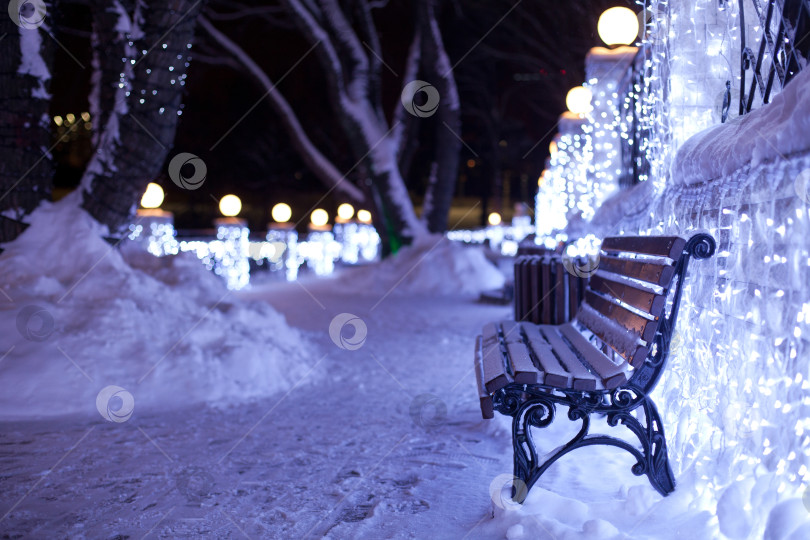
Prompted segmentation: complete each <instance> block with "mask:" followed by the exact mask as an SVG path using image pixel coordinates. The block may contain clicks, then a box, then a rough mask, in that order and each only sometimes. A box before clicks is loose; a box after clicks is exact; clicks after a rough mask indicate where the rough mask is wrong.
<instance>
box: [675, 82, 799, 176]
mask: <svg viewBox="0 0 810 540" xmlns="http://www.w3.org/2000/svg"><path fill="white" fill-rule="evenodd" d="M808 149H810V70H804V71H802V72H801V73H799V74H798V75H797V76H796V77H795V78H794V79H793V80H792V81H791V82H790V83H789V84H788V85H787V86H785V88H784V90H782V92H781V93H779V94H777V95H776V96H775V97H774V98H773V101H772V102H771V103H770V104H768V105H767V106H765V107H762V108H760V109H757V110H755V111H752V112H751V113H750V114H746V115H744V116H741V117H739V118H735V119H734V120H732V121H730V122H727V123H725V124H720V125H718V126H715V127H712V128H710V129H707V130H705V131H702V132H700V133H698V134H696V135H694V136H692V137H691V138H689V140H687V141H686V142H685V143H684V144H683V145H682V146H681V147H680V148H679V149H678V153H677V155H676V157H675V162H674V165H673V171H672V177H673V179H674V181H675V182H678V183H684V184H687V185H691V184H697V183H700V182H706V181H709V180H715V179H718V178H721V177H723V176H728V175H730V174H732V173H733V172H734V171H736V170H738V169H740V168H742V167H743V166H744V165H749V164H750V166H752V167H756V166H757V165H759V164H762V163H767V162H773V161H775V160H777V159H780V158H781V159H787V156H790V155H791V154H794V153H796V152H801V151H804V150H808Z"/></svg>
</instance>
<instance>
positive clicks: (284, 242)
mask: <svg viewBox="0 0 810 540" xmlns="http://www.w3.org/2000/svg"><path fill="white" fill-rule="evenodd" d="M270 215H271V216H272V218H273V221H272V222H270V223H269V224H268V225H267V236H266V238H267V241H268V242H271V243H272V244H273V245H274V246H276V252H274V259H275V261H274V262H272V261H271V264H273V266H271V268H272V269H273V270H277V269H278V268H277V267H278V266H282V267H283V268H284V277H285V279H286V280H287V281H295V279H296V278H297V277H298V267H299V266H301V261H300V260H299V259H298V232H297V231H296V230H295V226H294V225H293V224H292V223H290V219H291V218H292V208H290V205H288V204H286V203H278V204H276V205H275V206H273V208H272V210H270ZM282 246H283V248H282ZM280 249H283V252H282V253H281V257H278V253H277V252H278V250H280Z"/></svg>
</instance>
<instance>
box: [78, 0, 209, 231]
mask: <svg viewBox="0 0 810 540" xmlns="http://www.w3.org/2000/svg"><path fill="white" fill-rule="evenodd" d="M200 7H201V3H199V2H195V1H192V0H172V1H170V2H165V1H164V2H159V1H158V0H147V1H145V2H137V3H136V4H135V9H134V12H128V11H127V10H126V9H125V6H123V5H122V4H121V2H119V1H118V0H113V1H112V2H108V1H105V2H102V6H100V7H99V8H97V10H99V11H105V13H102V14H97V16H96V17H94V26H96V28H95V32H96V33H97V35H98V38H99V42H100V43H104V41H101V38H102V37H103V36H105V33H106V32H109V30H108V28H110V26H106V27H103V26H101V25H102V24H104V21H105V20H107V18H108V17H110V12H112V13H114V14H115V16H116V17H115V18H116V19H117V24H116V25H115V26H112V28H117V29H119V30H118V32H116V34H117V35H116V36H115V37H114V38H113V39H112V41H111V42H109V41H108V43H111V45H109V47H110V48H111V49H112V51H110V50H107V49H106V48H105V50H104V51H103V53H102V54H105V55H110V56H112V55H114V54H115V53H116V52H120V51H121V49H122V48H123V49H124V50H125V52H126V53H127V54H125V55H124V56H123V58H125V59H126V62H120V60H119V63H118V66H117V67H115V64H116V62H114V61H113V62H107V61H101V62H100V63H99V65H98V66H97V67H99V68H100V70H101V72H100V73H99V74H98V80H99V88H100V93H99V95H100V96H104V95H105V91H106V92H107V93H108V92H109V85H114V87H115V86H117V87H118V88H117V89H115V88H114V94H115V95H116V99H115V103H114V109H113V111H112V112H111V113H110V115H109V117H108V119H107V122H106V123H105V125H104V126H103V129H104V132H103V133H102V134H101V135H100V137H99V146H98V148H97V149H96V152H95V154H94V156H93V159H92V160H91V162H90V164H89V165H88V167H87V171H86V172H85V176H84V178H83V179H82V188H83V203H82V206H83V207H84V208H85V209H86V210H87V211H88V212H89V213H90V215H92V216H93V217H94V218H95V219H96V220H98V221H99V222H100V223H102V224H104V225H107V227H108V228H109V230H110V233H111V234H112V235H118V234H120V232H121V229H122V228H123V227H124V226H125V225H126V224H127V223H128V222H129V220H130V218H131V216H132V213H133V211H134V209H135V207H136V205H137V203H138V200H139V199H140V196H141V194H142V193H143V191H144V189H145V188H146V185H147V184H148V183H149V182H150V181H152V180H153V179H154V177H155V176H156V175H157V174H158V173H159V171H160V168H161V167H162V165H163V162H164V160H165V159H166V156H167V155H168V153H169V150H170V148H171V146H172V143H173V141H174V134H175V130H176V127H177V122H178V116H179V114H180V113H181V101H182V92H183V88H182V87H183V86H184V85H185V78H186V70H187V68H188V65H189V57H188V56H187V55H188V52H189V46H190V44H191V42H192V40H193V37H194V28H195V25H196V20H197V17H198V15H199V10H200ZM143 51H146V53H145V54H144V53H143ZM115 58H116V57H115V56H113V60H114V59H115ZM118 58H121V57H118ZM121 74H123V77H122V76H121ZM105 89H106V90H105ZM99 104H100V105H101V106H109V103H103V99H101V98H100V100H99Z"/></svg>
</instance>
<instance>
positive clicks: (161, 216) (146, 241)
mask: <svg viewBox="0 0 810 540" xmlns="http://www.w3.org/2000/svg"><path fill="white" fill-rule="evenodd" d="M163 197H164V193H163V188H162V187H160V185H158V184H156V183H154V182H150V183H149V184H148V185H147V186H146V191H144V193H143V196H141V207H140V208H138V210H137V211H136V217H137V221H136V222H135V223H133V224H131V225H130V226H129V231H130V232H129V235H128V238H129V240H132V241H133V242H135V243H137V245H140V246H143V247H145V248H146V251H148V252H149V253H151V254H152V255H155V256H157V257H161V256H163V255H175V254H177V252H178V248H179V245H178V243H177V240H175V230H174V215H172V213H171V212H166V211H164V210H161V209H160V205H161V204H163ZM133 242H129V244H130V245H136V244H134V243H133Z"/></svg>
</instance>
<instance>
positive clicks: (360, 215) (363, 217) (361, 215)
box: [357, 210, 371, 225]
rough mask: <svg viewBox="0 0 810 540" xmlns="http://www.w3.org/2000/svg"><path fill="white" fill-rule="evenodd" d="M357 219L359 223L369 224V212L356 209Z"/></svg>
mask: <svg viewBox="0 0 810 540" xmlns="http://www.w3.org/2000/svg"><path fill="white" fill-rule="evenodd" d="M357 221H359V222H360V223H365V224H367V225H370V224H371V212H369V211H368V210H358V211H357Z"/></svg>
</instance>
